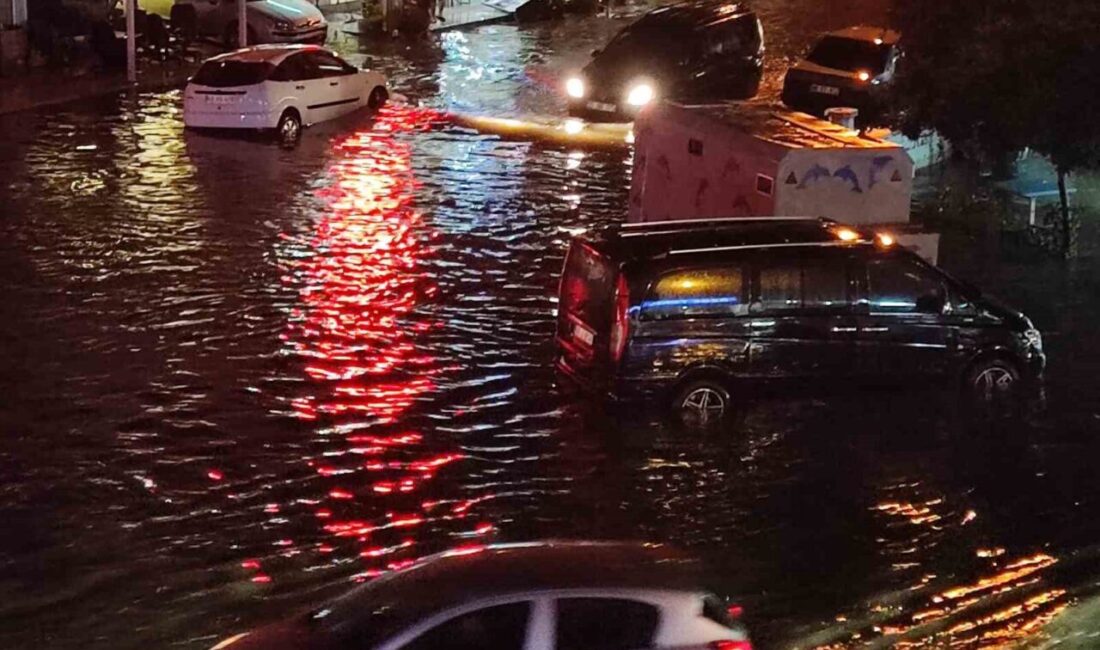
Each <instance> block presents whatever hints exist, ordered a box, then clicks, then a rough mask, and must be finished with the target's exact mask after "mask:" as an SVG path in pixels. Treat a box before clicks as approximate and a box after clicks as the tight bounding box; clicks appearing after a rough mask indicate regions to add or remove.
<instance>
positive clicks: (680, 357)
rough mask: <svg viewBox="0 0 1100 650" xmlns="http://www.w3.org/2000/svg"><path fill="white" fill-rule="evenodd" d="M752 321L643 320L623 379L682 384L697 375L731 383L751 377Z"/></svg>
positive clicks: (727, 318)
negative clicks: (717, 375) (721, 377)
mask: <svg viewBox="0 0 1100 650" xmlns="http://www.w3.org/2000/svg"><path fill="white" fill-rule="evenodd" d="M749 322H750V319H749V318H747V317H740V316H738V317H714V318H685V319H669V320H661V321H645V320H641V319H639V320H638V321H637V323H636V325H635V327H634V331H635V333H634V336H633V338H632V339H631V341H630V345H629V346H628V348H627V354H626V357H625V358H624V360H623V367H622V373H621V374H622V376H623V377H624V378H626V379H630V380H634V381H661V382H668V381H672V382H676V381H678V380H681V379H684V378H686V377H687V376H688V375H689V374H690V373H692V372H693V371H715V372H719V373H721V374H725V375H727V376H729V377H731V378H733V377H740V376H745V375H747V374H749V344H750V342H751V329H750V327H749Z"/></svg>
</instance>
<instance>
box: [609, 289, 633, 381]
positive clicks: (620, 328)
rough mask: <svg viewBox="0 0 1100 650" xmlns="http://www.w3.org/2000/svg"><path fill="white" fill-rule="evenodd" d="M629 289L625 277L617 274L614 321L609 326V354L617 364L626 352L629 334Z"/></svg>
mask: <svg viewBox="0 0 1100 650" xmlns="http://www.w3.org/2000/svg"><path fill="white" fill-rule="evenodd" d="M629 310H630V289H629V288H628V287H627V286H626V276H625V275H623V274H622V273H619V280H618V282H616V283H615V321H614V322H613V323H612V324H611V342H610V346H609V347H610V352H611V360H612V361H613V362H615V363H618V362H619V361H620V360H621V359H622V358H623V351H624V350H626V339H627V337H628V336H629V334H630V314H629Z"/></svg>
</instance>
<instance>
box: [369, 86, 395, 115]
mask: <svg viewBox="0 0 1100 650" xmlns="http://www.w3.org/2000/svg"><path fill="white" fill-rule="evenodd" d="M389 98H390V93H389V91H388V90H386V89H385V88H384V87H382V86H375V87H374V90H372V91H370V97H368V98H367V107H368V108H370V109H371V110H373V111H377V110H378V109H380V108H382V107H383V106H385V105H386V101H387V100H389Z"/></svg>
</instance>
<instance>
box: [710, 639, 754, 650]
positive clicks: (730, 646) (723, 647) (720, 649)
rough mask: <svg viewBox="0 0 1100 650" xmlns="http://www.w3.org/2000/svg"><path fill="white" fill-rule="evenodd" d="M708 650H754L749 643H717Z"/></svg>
mask: <svg viewBox="0 0 1100 650" xmlns="http://www.w3.org/2000/svg"><path fill="white" fill-rule="evenodd" d="M707 648H708V650H752V644H751V643H749V642H748V641H715V642H714V643H711V644H710V645H709V646H707Z"/></svg>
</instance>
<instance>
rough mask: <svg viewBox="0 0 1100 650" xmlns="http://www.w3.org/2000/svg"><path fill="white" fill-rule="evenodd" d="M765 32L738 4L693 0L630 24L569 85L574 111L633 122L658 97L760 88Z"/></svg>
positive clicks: (724, 94)
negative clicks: (694, 0) (639, 112)
mask: <svg viewBox="0 0 1100 650" xmlns="http://www.w3.org/2000/svg"><path fill="white" fill-rule="evenodd" d="M763 65H764V31H763V27H762V26H761V24H760V20H759V19H758V18H757V17H756V14H755V13H753V12H752V11H750V10H749V9H747V8H746V7H745V6H744V5H742V4H739V3H721V2H686V3H682V4H676V5H671V6H668V7H662V8H660V9H656V10H654V11H651V12H649V13H648V14H646V15H645V16H643V17H642V18H641V19H639V20H638V21H637V22H635V23H634V24H632V25H630V26H628V27H626V28H624V29H623V30H622V31H621V32H619V34H618V35H617V36H615V38H613V39H611V41H610V42H609V43H608V44H607V45H606V46H605V47H604V48H603V49H602V50H597V51H596V52H594V53H593V59H592V61H591V62H590V63H589V64H588V65H587V66H586V67H585V68H584V70H582V71H581V73H580V74H579V75H576V76H573V77H570V78H569V79H568V80H567V81H566V84H565V92H566V95H567V96H568V99H569V112H570V114H572V115H574V116H577V117H583V118H586V119H589V120H593V121H629V120H632V119H634V117H635V116H636V115H637V114H638V111H640V110H641V109H642V108H643V107H645V106H646V105H648V104H650V103H651V102H653V101H656V100H657V99H671V100H676V101H682V102H689V103H692V102H711V101H718V100H728V99H744V98H748V97H752V96H753V95H755V94H756V93H757V90H758V89H759V86H760V77H761V74H762V71H763Z"/></svg>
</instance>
